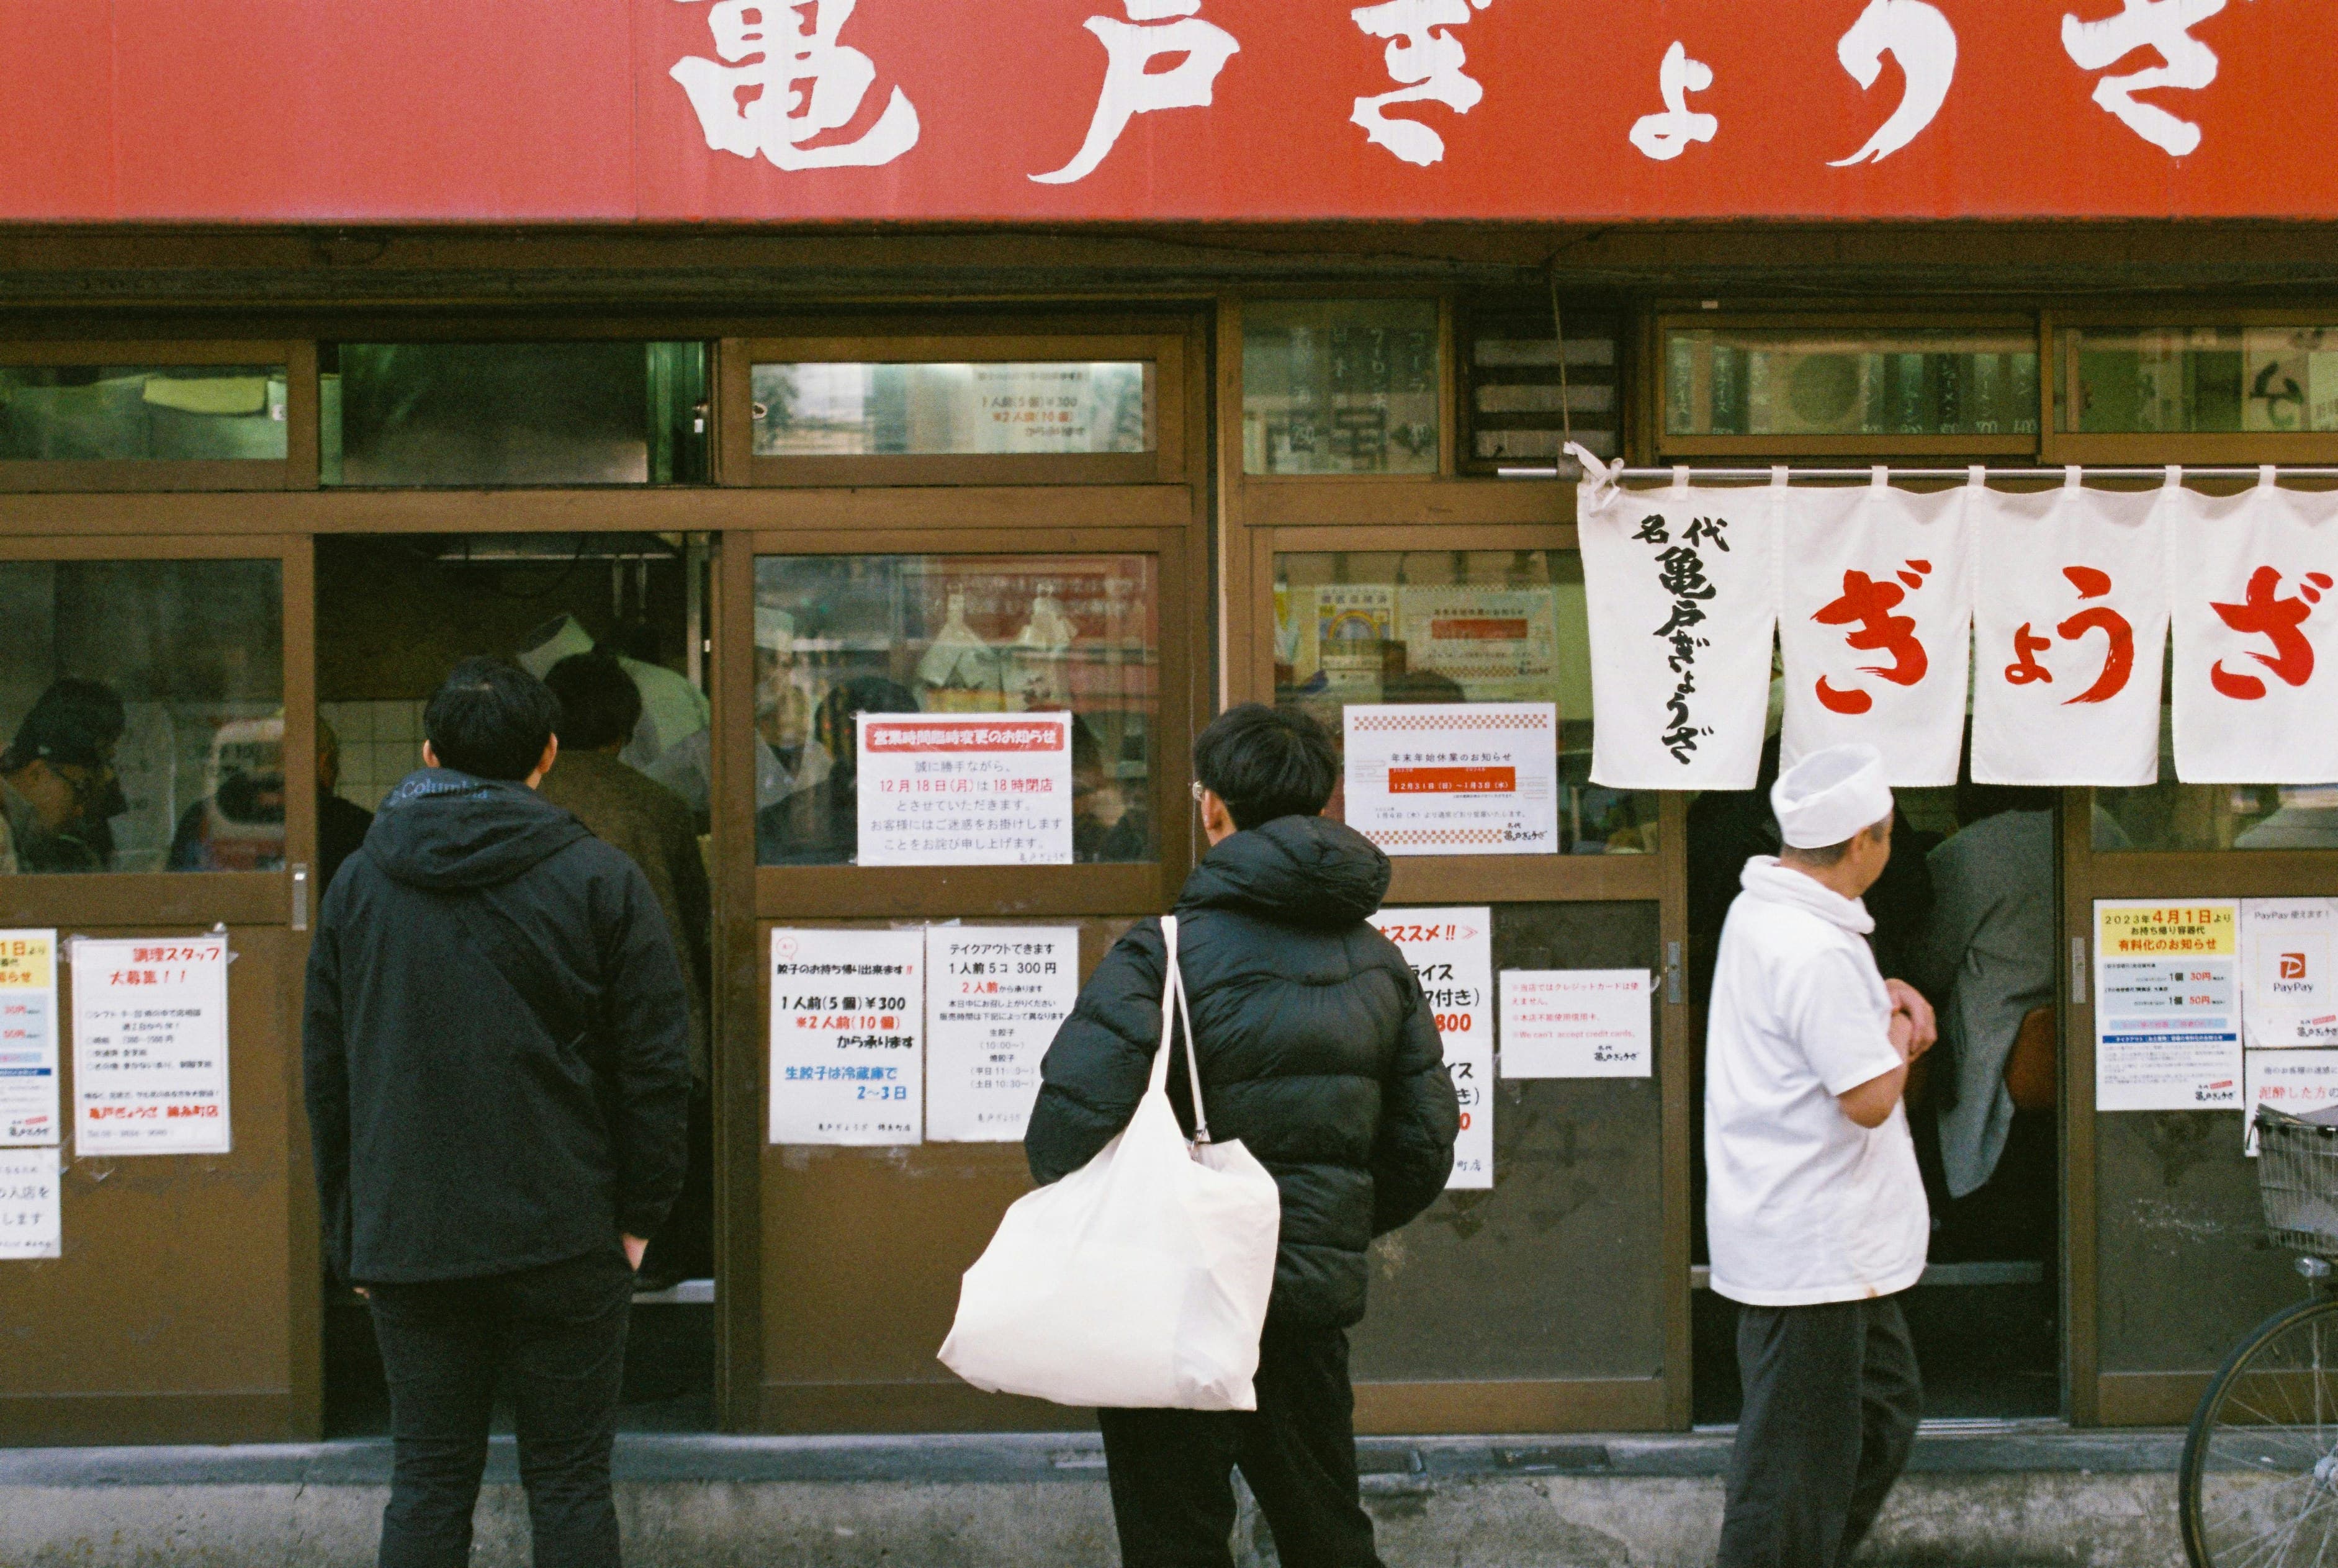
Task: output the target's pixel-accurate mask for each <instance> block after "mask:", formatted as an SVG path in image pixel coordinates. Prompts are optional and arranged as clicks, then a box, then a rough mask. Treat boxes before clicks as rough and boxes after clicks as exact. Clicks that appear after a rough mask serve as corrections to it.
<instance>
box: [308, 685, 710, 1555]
mask: <svg viewBox="0 0 2338 1568" xmlns="http://www.w3.org/2000/svg"><path fill="white" fill-rule="evenodd" d="M558 715H559V704H558V702H557V701H555V699H554V697H553V695H552V693H551V692H550V691H547V690H545V686H544V684H543V682H541V681H537V680H536V679H535V677H534V676H531V675H529V674H527V673H526V671H522V670H519V669H517V668H516V667H514V666H512V665H509V664H506V663H503V662H499V661H496V660H489V659H474V660H468V661H466V662H464V663H462V664H459V665H457V667H456V668H455V671H454V672H453V673H452V674H451V675H449V676H448V677H447V681H446V682H445V683H444V684H443V685H441V686H440V687H439V689H438V691H437V694H436V695H434V696H433V697H432V698H431V699H430V701H429V704H428V706H427V708H426V709H425V710H424V712H423V729H424V731H425V733H426V734H427V740H426V741H425V743H424V746H423V750H422V760H423V764H424V766H423V767H422V769H420V770H418V771H417V772H414V773H410V774H408V775H407V777H406V778H405V779H403V780H402V781H400V782H399V784H398V787H397V788H396V789H392V790H391V791H390V793H389V795H388V798H387V799H384V800H383V802H382V806H381V809H380V811H379V812H378V814H377V815H376V816H375V818H374V824H373V829H372V831H371V832H369V833H368V834H367V835H366V841H365V845H364V848H361V849H359V851H358V852H357V853H356V854H355V855H353V856H351V857H350V858H349V862H348V864H346V865H345V866H343V867H341V874H340V876H339V877H338V878H336V879H335V881H334V883H333V887H332V890H331V891H330V892H329V893H328V894H327V895H326V896H325V899H324V903H323V906H322V907H321V909H320V911H319V917H318V920H317V928H316V933H315V936H314V939H313V940H312V942H311V944H310V946H309V967H308V987H307V997H306V1002H305V1010H304V1017H303V1021H302V1052H301V1054H302V1073H303V1080H304V1091H305V1095H306V1101H307V1105H308V1112H309V1135H310V1139H311V1142H312V1146H313V1149H314V1153H315V1169H316V1178H317V1189H318V1197H319V1213H320V1217H321V1220H322V1222H323V1230H324V1244H325V1254H326V1257H327V1259H328V1260H329V1263H330V1265H331V1267H332V1269H333V1272H334V1274H335V1275H336V1277H338V1278H339V1279H346V1280H348V1281H349V1282H350V1283H351V1284H353V1285H355V1286H357V1287H358V1288H359V1289H361V1290H363V1291H364V1292H365V1293H366V1295H367V1298H368V1303H369V1305H370V1307H371V1309H372V1317H373V1325H374V1337H375V1339H376V1340H377V1341H378V1345H379V1347H380V1350H381V1360H382V1367H383V1370H384V1372H385V1374H386V1375H387V1377H388V1384H389V1406H390V1429H391V1437H392V1458H391V1469H390V1487H389V1502H388V1506H387V1507H386V1508H385V1509H384V1510H383V1513H382V1533H381V1545H380V1552H379V1561H380V1562H382V1563H390V1564H398V1565H401V1568H406V1565H411V1568H460V1565H461V1564H463V1563H467V1562H468V1561H469V1559H470V1551H471V1538H472V1515H473V1514H474V1512H475V1509H476V1504H477V1501H478V1495H479V1483H480V1477H481V1474H482V1472H483V1470H484V1469H485V1466H486V1459H487V1437H488V1431H489V1428H490V1426H491V1424H492V1418H493V1416H494V1413H495V1409H496V1389H497V1385H498V1383H499V1382H500V1383H503V1384H504V1385H505V1386H506V1387H507V1389H508V1392H509V1396H510V1399H511V1407H512V1410H513V1413H514V1416H515V1422H516V1426H517V1428H518V1437H519V1469H520V1479H521V1482H522V1484H523V1485H525V1486H526V1491H527V1502H528V1520H529V1524H530V1526H531V1533H532V1535H533V1538H534V1550H535V1562H536V1563H537V1564H538V1568H615V1565H616V1563H617V1562H618V1536H617V1511H616V1504H615V1501H614V1496H613V1495H612V1493H611V1488H610V1475H609V1467H610V1456H611V1451H612V1447H613V1446H614V1437H615V1427H616V1416H617V1402H618V1397H619V1392H620V1390H621V1388H622V1387H623V1383H624V1360H625V1331H626V1326H627V1322H628V1320H629V1318H630V1315H631V1312H632V1308H633V1297H634V1270H635V1269H637V1268H638V1267H639V1266H640V1264H641V1260H642V1255H643V1250H644V1249H645V1248H646V1247H647V1246H648V1244H649V1238H651V1237H653V1236H655V1235H656V1234H657V1233H658V1230H659V1229H660V1228H661V1227H662V1226H663V1224H664V1223H665V1219H666V1214H667V1210H669V1209H671V1208H672V1206H673V1201H674V1197H675V1195H676V1194H677V1193H678V1192H679V1191H681V1189H682V1184H683V1173H684V1170H685V1168H686V1165H687V1130H688V1125H689V1116H690V1088H691V1071H690V1003H689V995H688V990H687V986H686V985H685V983H684V981H683V965H682V962H681V960H680V958H679V957H678V956H676V954H675V951H674V946H673V939H672V937H671V936H669V935H668V933H667V928H666V922H665V917H664V916H663V915H662V914H661V913H660V912H659V910H658V903H657V896H656V894H655V893H654V892H653V891H652V889H651V887H650V884H649V878H648V877H645V876H643V873H642V869H641V867H638V866H636V865H634V862H633V861H631V860H630V859H628V858H626V857H625V856H624V854H623V853H622V852H621V851H619V850H618V849H616V848H614V847H612V846H611V845H608V844H604V843H603V842H602V841H601V840H600V839H598V838H594V836H593V834H592V832H591V830H590V829H588V828H586V827H585V824H584V823H582V822H580V821H578V820H577V819H576V818H575V815H574V814H572V813H571V812H568V811H566V810H564V809H561V808H560V807H557V806H555V805H554V804H552V803H551V802H550V801H548V800H545V799H543V798H542V797H541V796H540V795H538V794H537V793H536V789H537V786H539V785H540V784H542V783H543V781H544V778H545V774H546V773H547V772H548V771H549V770H550V769H552V767H553V766H554V764H555V761H557V760H558V759H559V755H560V742H559V740H558V739H557V737H556V735H555V724H556V722H557V720H558Z"/></svg>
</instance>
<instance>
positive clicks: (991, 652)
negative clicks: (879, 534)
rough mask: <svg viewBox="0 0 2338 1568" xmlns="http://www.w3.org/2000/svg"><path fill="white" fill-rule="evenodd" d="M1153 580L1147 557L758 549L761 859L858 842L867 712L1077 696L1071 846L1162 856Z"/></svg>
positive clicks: (989, 706)
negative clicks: (1156, 792)
mask: <svg viewBox="0 0 2338 1568" xmlns="http://www.w3.org/2000/svg"><path fill="white" fill-rule="evenodd" d="M1157 593H1158V591H1157V588H1156V584H1155V581H1154V559H1153V557H1152V556H1149V555H767V556H763V557H761V558H759V559H758V560H757V561H756V563H755V677H756V680H755V714H756V730H757V744H758V745H759V746H760V747H761V749H762V755H760V756H758V758H757V767H758V772H759V774H770V775H773V776H774V779H775V784H776V788H775V789H773V790H768V791H760V790H759V795H760V796H761V799H760V800H759V809H758V810H757V813H756V818H755V850H756V858H757V859H758V860H759V861H760V862H761V864H763V865H766V866H837V865H845V864H850V863H851V862H852V861H853V860H855V859H856V858H857V855H858V848H859V843H860V819H859V804H858V802H859V793H858V789H857V778H858V774H859V772H860V767H859V759H858V757H857V756H856V750H857V743H856V740H855V729H856V727H855V725H854V722H853V720H854V717H855V716H856V715H858V714H860V713H937V712H938V713H1018V712H1019V713H1029V712H1056V713H1060V712H1065V711H1069V712H1070V713H1071V714H1072V745H1071V749H1072V756H1071V772H1072V858H1073V859H1074V860H1075V861H1079V862H1086V863H1095V862H1115V861H1119V862H1125V861H1141V860H1154V859H1157V858H1159V854H1160V851H1159V837H1160V836H1159V829H1158V828H1157V826H1156V824H1155V823H1154V818H1153V769H1154V744H1153V731H1154V723H1155V722H1156V720H1157V717H1158V713H1159V684H1160V678H1159V671H1160V662H1161V651H1160V643H1159V641H1158V632H1157V629H1156V616H1157V613H1158V605H1157ZM774 764H775V765H776V766H775V767H774ZM1001 859H1002V863H1004V861H1005V859H1006V857H1004V856H1002V858H1001Z"/></svg>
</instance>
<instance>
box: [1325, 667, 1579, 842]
mask: <svg viewBox="0 0 2338 1568" xmlns="http://www.w3.org/2000/svg"><path fill="white" fill-rule="evenodd" d="M1346 730H1347V742H1348V746H1347V754H1348V755H1347V784H1348V793H1347V801H1348V826H1349V827H1351V828H1354V829H1355V830H1356V831H1357V832H1359V833H1361V834H1362V835H1363V836H1364V837H1365V838H1369V839H1370V840H1371V841H1372V842H1373V843H1375V844H1377V845H1379V846H1380V849H1381V851H1382V852H1383V853H1385V854H1389V855H1556V854H1557V853H1558V705H1557V703H1555V702H1454V703H1402V704H1386V705H1382V706H1378V707H1363V706H1359V705H1353V704H1351V706H1350V707H1349V708H1348V710H1347V712H1346Z"/></svg>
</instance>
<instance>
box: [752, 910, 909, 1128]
mask: <svg viewBox="0 0 2338 1568" xmlns="http://www.w3.org/2000/svg"><path fill="white" fill-rule="evenodd" d="M925 1022H926V936H925V933H924V932H923V931H922V930H909V931H805V930H787V929H781V930H776V931H773V932H772V933H771V1142H774V1143H844V1144H864V1145H872V1144H873V1145H883V1144H893V1143H916V1142H922V1139H923V1129H924V1122H925V1093H924V1088H925V1086H924V1063H925V1049H924V1045H925V1041H924V1034H925Z"/></svg>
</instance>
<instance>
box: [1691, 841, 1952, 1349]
mask: <svg viewBox="0 0 2338 1568" xmlns="http://www.w3.org/2000/svg"><path fill="white" fill-rule="evenodd" d="M1742 887H1743V889H1744V890H1743V891H1742V892H1740V893H1739V895H1738V897H1737V899H1736V901H1735V902H1734V904H1732V905H1731V906H1730V908H1729V919H1728V922H1727V924H1725V925H1724V926H1723V927H1722V933H1721V951H1720V955H1719V957H1718V959H1717V961H1716V963H1715V965H1714V978H1713V1006H1712V1010H1711V1014H1710V1021H1709V1023H1708V1024H1707V1027H1706V1033H1705V1080H1704V1155H1705V1171H1706V1183H1705V1221H1706V1234H1707V1238H1708V1240H1709V1242H1710V1244H1711V1248H1712V1255H1713V1289H1714V1291H1715V1292H1716V1293H1718V1294H1720V1295H1722V1296H1725V1297H1727V1298H1729V1299H1731V1300H1733V1301H1742V1302H1745V1303H1748V1304H1750V1305H1753V1306H1760V1307H1803V1306H1809V1305H1812V1304H1814V1303H1817V1302H1822V1301H1855V1300H1859V1299H1863V1298H1866V1297H1871V1296H1888V1295H1891V1294H1892V1293H1893V1292H1895V1291H1899V1290H1904V1289H1908V1288H1909V1287H1910V1286H1911V1285H1913V1284H1915V1283H1916V1280H1917V1279H1918V1278H1919V1277H1920V1276H1921V1275H1922V1273H1923V1272H1924V1255H1925V1251H1926V1250H1927V1248H1928V1246H1929V1245H1930V1239H1931V1218H1930V1212H1929V1210H1928V1209H1927V1207H1926V1205H1925V1201H1924V1184H1923V1179H1922V1178H1921V1177H1920V1175H1919V1174H1918V1173H1917V1169H1916V1147H1915V1143H1914V1142H1913V1141H1912V1140H1911V1138H1910V1136H1909V1133H1908V1113H1907V1110H1906V1108H1905V1107H1904V1106H1894V1107H1893V1108H1892V1111H1891V1116H1890V1117H1889V1118H1887V1119H1886V1120H1885V1121H1884V1122H1883V1124H1882V1125H1881V1126H1880V1127H1874V1128H1865V1127H1862V1126H1860V1125H1859V1123H1857V1122H1853V1121H1852V1119H1851V1118H1850V1117H1849V1116H1848V1115H1846V1114H1844V1112H1843V1109H1842V1105H1841V1104H1840V1103H1838V1102H1837V1100H1836V1096H1838V1095H1840V1094H1842V1093H1847V1092H1848V1091H1850V1090H1852V1089H1855V1088H1857V1087H1858V1086H1859V1085H1860V1084H1862V1083H1866V1082H1868V1081H1869V1080H1870V1079H1872V1078H1876V1077H1880V1076H1881V1075H1882V1074H1883V1073H1889V1072H1891V1071H1892V1070H1893V1069H1894V1068H1896V1067H1898V1066H1899V1065H1900V1053H1899V1051H1898V1050H1897V1049H1896V1048H1894V1047H1893V1045H1892V1044H1891V1034H1890V1027H1891V998H1890V995H1888V994H1887V993H1886V992H1885V990H1884V987H1883V977H1882V975H1880V974H1878V973H1877V972H1876V968H1875V959H1874V957H1873V956H1872V955H1871V954H1870V953H1869V951H1868V948H1867V944H1866V943H1865V942H1864V941H1863V940H1862V937H1863V936H1864V935H1865V934H1866V933H1867V932H1869V931H1871V930H1872V929H1874V922H1873V921H1872V920H1871V919H1870V918H1869V916H1868V914H1867V911H1866V908H1865V907H1863V906H1862V904H1861V903H1860V902H1859V901H1858V900H1857V899H1852V898H1845V897H1842V896H1841V895H1839V894H1837V893H1834V892H1832V890H1830V889H1829V888H1827V887H1823V886H1822V885H1821V884H1820V883H1819V882H1818V881H1817V880H1816V879H1815V878H1813V877H1807V876H1804V875H1803V873H1802V872H1800V871H1796V870H1793V869H1791V868H1789V867H1784V866H1781V865H1780V864H1779V863H1778V862H1777V861H1775V860H1774V859H1772V858H1769V857H1767V856H1763V857H1758V858H1755V859H1753V860H1750V861H1748V862H1746V866H1745V871H1744V877H1743V878H1742Z"/></svg>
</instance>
